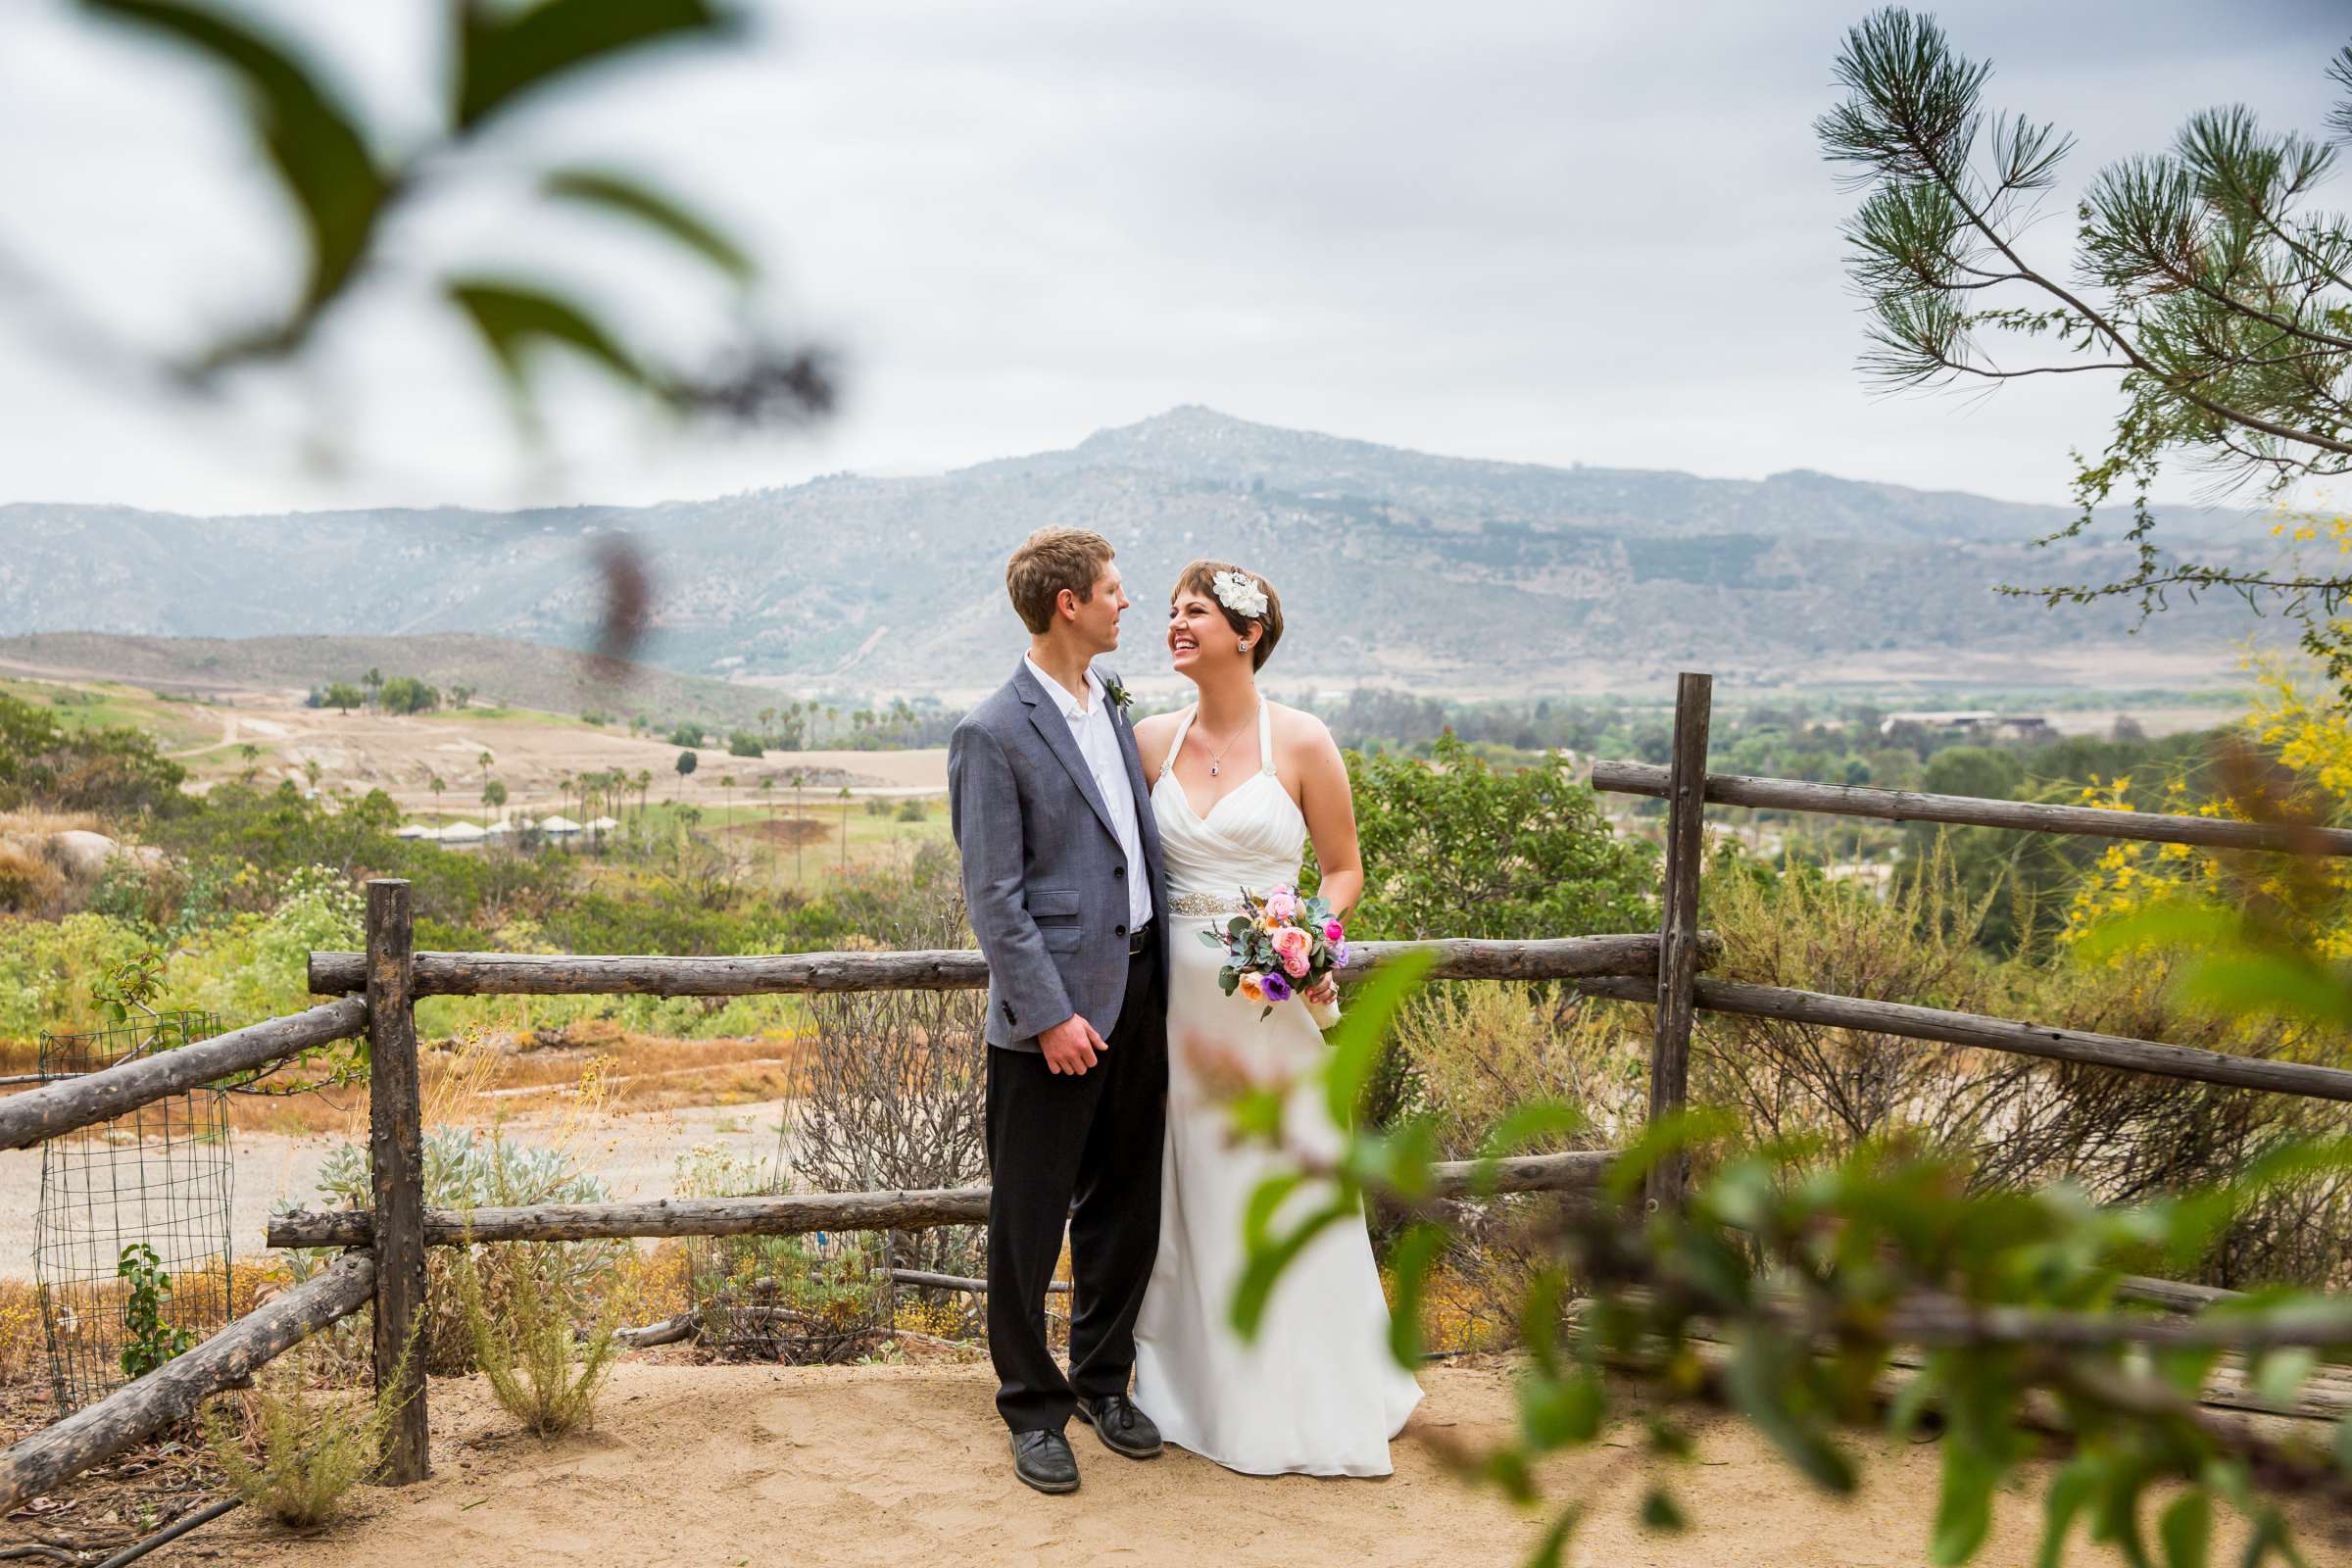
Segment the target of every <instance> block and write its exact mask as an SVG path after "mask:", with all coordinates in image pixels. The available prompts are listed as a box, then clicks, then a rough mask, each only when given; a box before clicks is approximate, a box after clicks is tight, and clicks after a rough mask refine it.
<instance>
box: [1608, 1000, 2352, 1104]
mask: <svg viewBox="0 0 2352 1568" xmlns="http://www.w3.org/2000/svg"><path fill="white" fill-rule="evenodd" d="M1577 989H1578V990H1580V991H1583V992H1584V993H1585V994H1586V995H1587V996H1594V997H1610V998H1614V999H1616V1000H1618V1001H1623V1002H1655V1001H1656V1000H1657V999H1656V995H1655V988H1654V987H1653V986H1651V985H1650V984H1648V983H1647V982H1644V981H1641V980H1630V979H1617V978H1599V979H1593V980H1586V981H1582V982H1580V983H1579V984H1578V987H1577ZM1691 990H1692V995H1693V997H1694V999H1695V1001H1696V1003H1697V1005H1698V1006H1699V1007H1700V1008H1702V1009H1704V1010H1706V1011H1709V1012H1736V1013H1743V1014H1745V1015H1747V1016H1749V1017H1753V1018H1779V1019H1782V1020H1785V1021H1787V1022H1789V1023H1808V1024H1822V1025H1827V1026H1829V1027H1831V1028H1838V1029H1860V1030H1864V1031H1867V1032H1869V1033H1872V1034H1882V1035H1901V1036H1904V1037H1906V1038H1908V1039H1912V1040H1936V1041H1941V1042H1943V1043H1944V1044H1947V1045H1955V1046H1979V1047H1982V1048H1984V1049H1985V1050H1987V1051H2006V1052H2010V1053H2013V1054H2018V1055H2026V1056H2046V1057H2049V1058H2051V1059H2053V1060H2057V1061H2079V1062H2083V1063H2087V1064H2088V1065H2091V1066H2094V1067H2121V1068H2127V1069H2130V1070H2131V1071H2135V1072H2150V1073H2160V1074H2162V1075H2163V1076H2165V1077H2167V1078H2191V1079H2195V1080H2196V1081H2198V1082H2200V1083H2209V1084H2228V1085H2229V1086H2231V1087H2232V1088H2238V1089H2265V1090H2270V1091H2271V1092H2273V1093H2276V1094H2282V1095H2306V1096H2309V1097H2311V1098H2313V1099H2315V1100H2344V1101H2352V1071H2347V1070H2346V1069H2344V1068H2342V1067H2322V1066H2316V1065H2314V1064H2312V1063H2309V1062H2300V1061H2274V1060H2271V1059H2269V1058H2267V1057H2263V1056H2233V1055H2230V1054H2228V1053H2227V1052H2220V1051H2200V1050H2197V1049H2196V1048H2195V1047H2193V1046H2168V1045H2163V1044H2160V1043H2158V1042H2156V1041H2153V1040H2132V1039H2130V1038H2127V1037H2126V1036H2123V1035H2101V1034H2092V1033H2090V1032H2089V1031H2088V1030H2083V1029H2052V1028H2049V1027H2047V1026H2045V1025H2041V1024H2032V1023H2020V1022H2016V1021H2014V1020H2012V1019H2008V1018H1988V1017H1985V1016H1984V1015H1983V1014H1981V1013H1974V1012H1947V1011H1945V1010H1944V1009H1942V1008H1940V1007H1915V1006H1912V1005H1909V1004H1907V1003H1900V1002H1871V1001H1866V1000H1864V999H1862V998H1859V997H1834V996H1829V995H1826V994H1824V993H1822V992H1818V991H1795V990H1790V989H1789V988H1788V987H1785V986H1760V985H1751V984H1748V983H1747V982H1745V981H1740V980H1708V979H1701V980H1699V981H1697V982H1696V983H1695V984H1694V985H1693V986H1692V988H1691Z"/></svg>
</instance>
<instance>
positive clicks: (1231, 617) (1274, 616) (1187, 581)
mask: <svg viewBox="0 0 2352 1568" xmlns="http://www.w3.org/2000/svg"><path fill="white" fill-rule="evenodd" d="M1221 571H1238V572H1241V574H1242V575H1243V576H1245V577H1247V578H1249V579H1250V581H1251V582H1254V583H1256V584H1257V586H1258V587H1259V589H1261V590H1262V591H1263V592H1264V593H1265V596H1266V613H1264V614H1262V615H1257V616H1254V617H1252V616H1250V615H1244V614H1238V613H1235V612H1234V611H1233V610H1232V609H1231V608H1230V607H1228V606H1227V605H1226V603H1225V601H1224V600H1222V599H1219V598H1218V597H1217V573H1219V572H1221ZM1177 594H1199V595H1200V596H1201V598H1203V599H1205V600H1207V601H1208V602H1209V603H1210V604H1212V605H1214V606H1216V607H1217V609H1218V610H1219V611H1220V612H1222V613H1224V616H1225V624H1226V625H1228V626H1231V627H1232V628H1233V634H1234V636H1236V637H1247V636H1249V635H1250V627H1251V626H1263V627H1264V628H1265V631H1264V632H1263V633H1262V634H1261V635H1260V636H1259V637H1258V639H1257V645H1256V646H1255V647H1253V648H1251V649H1250V668H1251V669H1253V670H1258V669H1263V668H1265V667H1266V661H1267V660H1269V659H1271V658H1273V657H1274V645H1275V644H1276V643H1278V642H1280V641H1281V640H1282V595H1280V594H1278V593H1276V592H1275V591H1274V585H1273V584H1272V583H1270V582H1268V581H1266V579H1265V578H1263V577H1260V576H1259V575H1258V574H1257V573H1256V572H1254V571H1249V570H1245V569H1244V568H1243V567H1240V566H1237V565H1235V564H1233V563H1232V562H1230V561H1196V562H1194V563H1193V564H1191V565H1189V566H1187V567H1185V568H1184V570H1182V571H1181V572H1178V573H1177V574H1176V588H1175V592H1174V593H1171V594H1169V595H1168V599H1169V602H1170V603H1173V602H1174V601H1175V598H1176V595H1177Z"/></svg>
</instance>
